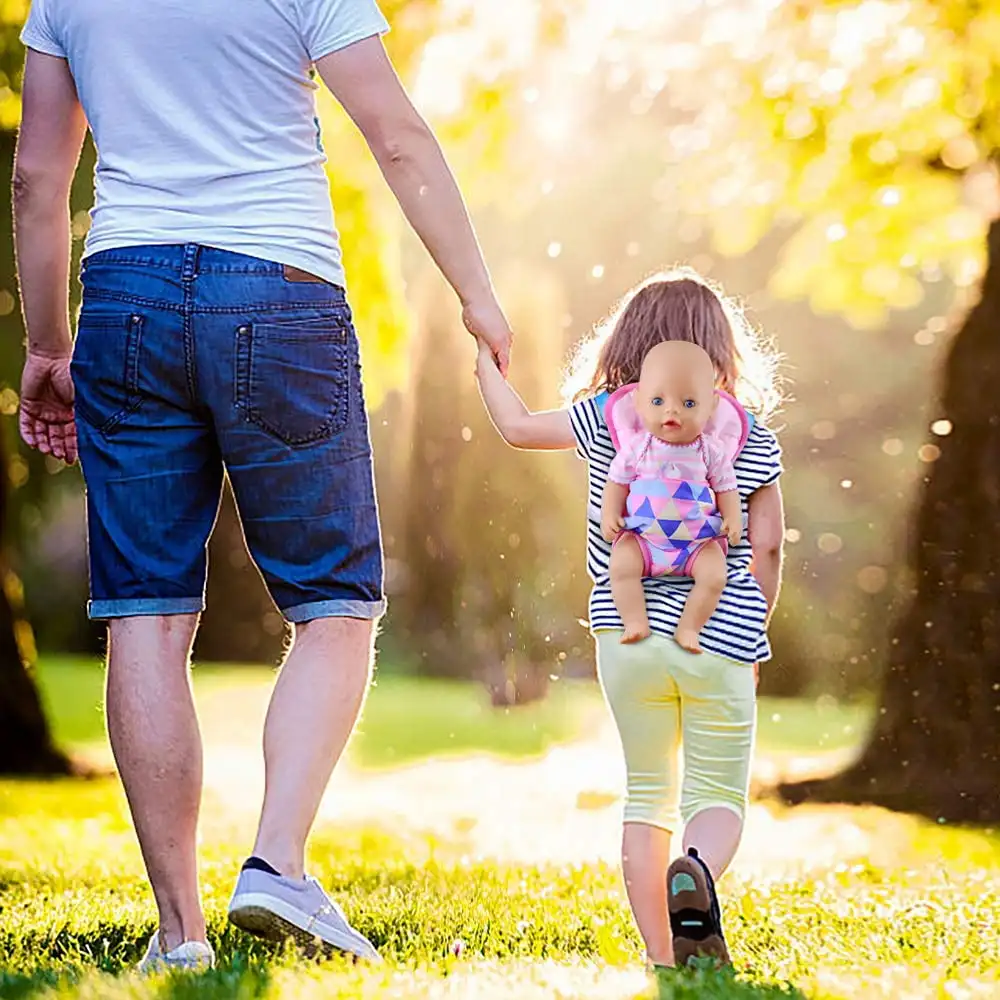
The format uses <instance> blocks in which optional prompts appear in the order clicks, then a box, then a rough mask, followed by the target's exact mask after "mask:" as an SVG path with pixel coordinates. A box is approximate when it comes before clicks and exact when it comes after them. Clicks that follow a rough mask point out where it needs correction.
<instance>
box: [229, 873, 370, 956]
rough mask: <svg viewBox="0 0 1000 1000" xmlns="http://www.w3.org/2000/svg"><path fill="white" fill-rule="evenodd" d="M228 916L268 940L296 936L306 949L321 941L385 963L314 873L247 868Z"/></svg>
mask: <svg viewBox="0 0 1000 1000" xmlns="http://www.w3.org/2000/svg"><path fill="white" fill-rule="evenodd" d="M229 919H230V921H231V922H232V923H234V924H235V925H236V926H237V927H239V928H240V929H241V930H244V931H247V932H248V933H250V934H255V935H256V936H257V937H262V938H264V939H266V940H269V941H282V940H284V939H286V938H294V939H295V940H297V941H298V942H299V943H300V944H302V945H304V946H305V947H306V948H315V947H316V945H317V944H319V945H321V946H322V947H324V949H325V950H332V951H342V952H347V953H348V954H350V955H355V956H356V957H357V958H362V959H365V960H366V961H369V962H379V961H381V959H380V957H379V953H378V952H377V951H376V950H375V947H374V945H372V943H371V941H369V940H368V939H367V938H366V937H365V936H364V935H363V934H361V933H360V932H359V931H356V930H355V929H354V928H353V927H352V926H351V925H350V923H349V922H348V920H347V917H346V916H345V915H344V911H343V910H341V908H340V907H339V906H337V904H336V903H335V902H334V901H333V900H332V899H330V897H329V896H328V895H327V894H326V893H325V892H324V891H323V887H322V886H321V885H320V884H319V882H317V881H316V879H314V878H311V877H309V876H306V878H304V879H292V878H285V877H284V876H283V875H272V874H271V873H270V872H265V871H261V870H259V869H246V868H245V869H243V871H241V872H240V877H239V879H238V880H237V882H236V891H235V892H234V893H233V899H232V902H231V903H230V904H229Z"/></svg>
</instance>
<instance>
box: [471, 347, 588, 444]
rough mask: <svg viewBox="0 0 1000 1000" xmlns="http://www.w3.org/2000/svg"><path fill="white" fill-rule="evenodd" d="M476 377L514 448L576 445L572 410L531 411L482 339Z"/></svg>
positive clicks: (493, 416) (495, 420)
mask: <svg viewBox="0 0 1000 1000" xmlns="http://www.w3.org/2000/svg"><path fill="white" fill-rule="evenodd" d="M476 377H477V378H478V379H479V391H480V393H481V394H482V397H483V403H484V404H485V405H486V411H487V413H489V415H490V420H492V421H493V426H494V427H496V429H497V430H498V431H499V432H500V436H501V437H502V438H503V439H504V441H506V442H507V444H509V445H510V446H511V447H512V448H520V449H524V450H533V451H559V450H561V449H564V448H575V447H576V438H575V436H574V435H573V425H572V424H571V423H570V419H569V411H568V410H547V411H545V412H542V413H532V412H531V411H530V410H529V409H528V408H527V407H526V406H525V405H524V403H523V402H522V401H521V397H520V396H518V394H517V393H516V392H515V391H514V388H513V386H511V384H510V383H509V382H508V381H507V380H506V379H505V378H504V377H503V375H501V374H500V370H499V369H498V368H497V365H496V361H495V360H494V358H493V352H492V350H491V349H490V348H489V346H488V345H486V344H485V343H484V342H483V341H480V342H479V355H478V357H477V358H476Z"/></svg>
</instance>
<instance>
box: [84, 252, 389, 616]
mask: <svg viewBox="0 0 1000 1000" xmlns="http://www.w3.org/2000/svg"><path fill="white" fill-rule="evenodd" d="M290 273H291V272H290V271H289V270H288V269H287V268H285V267H283V266H282V265H281V264H276V263H273V262H270V261H264V260H257V259H256V258H253V257H246V256H243V255H241V254H235V253H229V252H228V251H224V250H216V249H212V248H209V247H201V246H197V245H193V244H188V245H184V246H180V245H177V246H144V247H130V248H128V249H120V250H108V251H104V252H102V253H98V254H95V255H93V256H91V257H89V258H87V259H86V260H85V261H84V265H83V269H82V281H83V289H84V291H83V308H82V310H81V313H80V321H79V329H78V332H77V338H76V345H75V348H74V352H73V382H74V385H75V386H76V418H77V430H78V437H79V444H80V461H81V464H82V466H83V474H84V480H85V482H86V488H87V522H88V539H89V549H90V591H91V592H90V596H91V601H90V607H89V613H90V616H91V618H102V619H103V618H122V617H131V616H135V615H171V614H186V613H193V612H198V611H200V610H202V609H203V607H204V600H205V576H206V569H207V554H206V550H207V545H208V539H209V536H210V535H211V532H212V528H213V526H214V524H215V519H216V515H217V513H218V509H219V500H220V497H221V491H222V484H223V475H228V477H229V480H230V482H231V484H232V488H233V493H234V495H235V497H236V503H237V507H238V509H239V513H240V519H241V521H242V524H243V533H244V535H245V537H246V541H247V545H248V547H249V550H250V553H251V555H252V556H253V559H254V561H255V563H256V564H257V567H258V569H259V570H260V572H261V575H262V576H263V578H264V582H265V583H266V584H267V587H268V590H269V591H270V593H271V597H272V598H273V599H274V602H275V604H276V605H277V606H278V608H279V609H280V610H281V612H282V613H283V614H284V616H285V617H286V619H288V620H289V621H292V622H305V621H309V620H311V619H314V618H328V617H344V618H368V619H370V618H377V617H378V616H379V615H381V614H382V612H383V611H384V609H385V601H384V597H383V592H382V545H381V539H380V536H379V522H378V509H377V506H376V501H375V487H374V481H373V474H372V453H371V442H370V438H369V433H368V418H367V415H366V413H365V404H364V397H363V394H362V386H361V363H360V357H359V351H358V341H357V337H356V335H355V332H354V328H353V325H352V322H351V312H350V309H349V307H348V305H347V301H346V298H345V296H344V291H343V289H341V288H338V287H336V286H334V285H330V284H327V283H325V282H323V281H320V280H319V279H313V280H309V276H302V275H301V274H295V275H294V277H295V279H296V280H290V278H289V274H290Z"/></svg>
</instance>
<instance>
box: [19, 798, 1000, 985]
mask: <svg viewBox="0 0 1000 1000" xmlns="http://www.w3.org/2000/svg"><path fill="white" fill-rule="evenodd" d="M865 815H866V817H867V818H865V819H864V820H863V821H864V822H866V823H868V824H869V825H870V826H871V827H873V828H876V827H878V825H879V823H880V821H881V818H882V814H879V813H872V814H870V815H869V814H865ZM852 818H853V819H854V821H857V816H856V815H854V816H853V817H852ZM894 825H898V824H894ZM222 829H223V827H222V826H220V825H219V824H217V823H215V822H214V821H211V822H210V823H209V830H208V834H207V835H206V838H205V843H204V845H203V864H202V883H203V889H204V896H205V900H206V905H207V912H208V916H209V921H210V937H211V940H212V942H213V944H214V945H215V947H216V948H217V950H218V953H219V957H220V967H219V968H218V969H217V970H216V971H215V972H212V973H209V974H205V975H201V976H195V977H189V978H183V977H181V978H169V977H167V978H162V977H161V978H155V979H151V980H145V981H144V980H140V979H138V978H137V977H135V976H134V975H132V974H131V973H130V972H129V969H130V967H131V966H132V964H133V963H134V962H135V960H136V959H137V957H138V955H139V953H140V951H141V948H142V946H143V944H144V942H145V939H146V936H147V935H148V934H149V933H150V932H151V930H152V928H153V923H154V909H153V904H152V899H151V896H150V893H149V891H148V889H147V887H146V885H145V882H144V879H143V875H142V866H141V861H140V858H139V855H138V851H137V849H136V846H135V842H134V838H133V835H132V833H131V831H130V829H129V824H128V820H127V812H126V809H125V805H124V802H123V799H122V795H121V793H120V791H119V790H118V788H117V786H116V784H115V783H114V782H112V781H104V780H101V781H95V782H87V783H75V784H74V783H71V782H52V783H29V782H23V783H22V782H3V783H0V906H2V911H0V970H2V971H0V997H10V998H15V997H16V998H29V997H30V998H39V1000H41V998H45V1000H71V998H72V1000H105V998H107V1000H116V998H135V1000H151V998H166V997H169V998H192V1000H194V998H199V1000H207V998H220V1000H221V998H223V997H236V998H243V1000H251V998H269V1000H270V998H276V997H295V998H300V997H301V998H313V997H315V998H316V1000H319V998H321V997H324V998H325V997H333V998H344V1000H371V998H376V997H387V998H394V1000H401V998H410V997H413V998H417V997H420V998H427V1000H434V998H438V997H440V998H449V1000H457V998H462V1000H465V998H469V1000H487V998H497V1000H504V998H509V1000H532V998H534V997H547V998H548V997H551V998H559V1000H570V998H597V997H602V998H603V997H609V998H629V1000H632V998H638V997H654V996H657V995H659V996H660V997H662V998H664V1000H667V998H676V1000H687V998H692V1000H693V998H695V997H698V998H706V1000H713V998H715V1000H743V998H745V1000H754V998H777V997H815V998H827V1000H829V998H839V1000H848V998H850V1000H854V998H859V997H865V998H868V997H885V998H890V997H891V998H895V997H921V998H922V997H928V998H931V997H933V998H940V1000H954V998H957V997H983V998H986V997H996V996H998V995H1000V973H998V969H1000V874H998V872H1000V841H998V840H997V839H996V838H995V837H989V836H986V835H984V834H977V833H971V832H965V831H959V830H950V829H945V828H939V827H935V826H931V825H928V824H923V823H918V822H917V821H913V822H909V823H907V824H906V830H907V836H906V838H905V842H901V843H899V844H893V845H887V847H891V849H887V850H885V851H883V852H882V853H883V854H884V858H883V859H882V861H879V862H876V861H873V862H872V863H870V864H865V865H857V866H846V865H845V866H837V867H833V868H831V869H829V870H824V871H821V872H819V873H817V874H815V875H812V876H809V877H798V878H792V877H790V878H781V879H777V880H771V881H760V882H758V883H756V884H754V883H748V882H745V881H741V880H740V879H738V878H736V877H730V878H728V879H727V880H725V881H724V883H723V885H722V889H723V900H724V913H725V920H726V922H727V925H728V927H729V931H730V938H731V945H732V948H733V953H734V959H735V963H736V969H737V971H736V973H735V974H732V973H730V974H720V973H715V972H711V971H707V970H694V971H688V972H685V973H674V974H670V975H667V976H664V977H663V979H662V981H661V982H660V983H659V986H658V987H657V986H656V984H655V983H653V982H651V981H649V980H647V979H646V977H645V975H644V973H643V971H642V966H641V951H640V945H639V941H638V937H637V934H636V932H635V930H634V927H633V925H632V922H631V919H630V916H629V912H628V908H627V905H626V900H625V895H624V891H623V888H622V884H621V879H620V876H619V874H618V872H617V871H616V870H615V869H614V868H611V867H608V866H605V865H585V866H578V865H577V866H555V865H553V866H548V867H544V866H543V867H536V866H521V865H502V864H492V863H485V864H484V863H471V862H469V861H468V860H466V859H463V858H462V857H461V856H459V855H457V854H455V853H454V852H453V851H452V850H451V849H450V848H449V845H448V844H444V843H436V844H435V843H431V844H428V843H426V842H425V843H422V844H421V843H419V842H417V841H412V840H407V839H406V838H405V837H396V836H393V835H390V834H386V833H383V832H377V831H374V830H356V829H339V828H336V827H325V828H322V829H321V830H320V831H319V832H318V835H317V836H316V838H315V839H314V841H313V843H312V846H311V859H310V865H311V868H312V870H313V871H314V872H315V873H316V874H317V875H318V876H319V877H320V878H321V879H322V880H323V881H324V882H325V883H326V884H327V885H328V886H329V887H331V888H332V889H333V890H334V891H335V892H336V894H337V897H338V899H339V900H340V901H341V902H342V904H343V905H344V907H345V909H346V910H347V912H348V914H349V915H350V916H351V917H352V918H353V919H354V920H355V921H356V923H357V925H358V927H359V928H360V929H361V930H363V931H364V932H365V933H366V934H368V935H369V936H370V937H371V938H372V940H373V941H374V942H375V943H376V944H377V945H378V947H379V948H380V950H381V951H382V953H383V955H384V956H385V958H386V963H385V965H384V966H382V967H379V968H368V967H351V966H348V965H347V964H346V963H344V962H342V961H340V960H331V961H327V962H315V961H312V960H309V959H307V958H305V957H303V956H300V955H297V954H296V953H294V952H292V951H282V952H278V951H275V950H273V949H269V948H266V947H264V946H262V945H260V944H257V943H254V942H252V941H251V940H249V939H248V938H246V937H245V936H242V935H241V934H239V933H238V932H235V931H233V930H231V929H230V928H229V927H228V926H227V925H226V923H225V920H224V908H225V903H226V899H227V895H228V893H229V891H230V890H231V880H232V877H233V871H234V869H233V866H234V859H235V858H236V857H237V852H236V848H235V846H234V845H233V843H232V842H231V840H229V839H227V836H225V835H222V834H221V833H220V831H221V830H222ZM457 941H461V942H463V949H462V953H461V955H460V956H459V957H456V956H455V954H454V950H455V942H457ZM789 983H791V984H794V986H788V985H787V984H789ZM657 989H658V990H659V992H658V993H657Z"/></svg>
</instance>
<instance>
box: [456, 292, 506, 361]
mask: <svg viewBox="0 0 1000 1000" xmlns="http://www.w3.org/2000/svg"><path fill="white" fill-rule="evenodd" d="M462 322H463V323H465V328H466V330H468V331H469V333H471V334H472V336H473V337H475V338H476V340H478V341H479V347H480V351H482V349H483V345H485V346H486V347H487V348H489V350H490V353H491V354H492V355H493V360H494V362H495V363H496V366H497V368H499V369H500V373H501V374H502V375H503V376H504V378H506V377H507V369H508V367H509V366H510V342H511V340H512V338H513V336H514V335H513V333H511V329H510V325H509V324H508V323H507V318H506V317H505V316H504V314H503V311H502V310H501V308H500V306H499V304H498V303H497V301H496V299H492V300H486V301H485V302H482V303H479V302H470V303H468V304H466V305H465V306H463V307H462Z"/></svg>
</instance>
